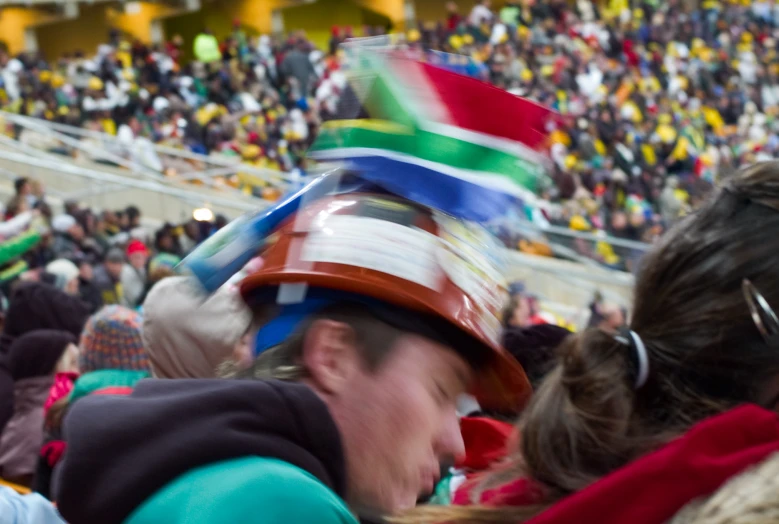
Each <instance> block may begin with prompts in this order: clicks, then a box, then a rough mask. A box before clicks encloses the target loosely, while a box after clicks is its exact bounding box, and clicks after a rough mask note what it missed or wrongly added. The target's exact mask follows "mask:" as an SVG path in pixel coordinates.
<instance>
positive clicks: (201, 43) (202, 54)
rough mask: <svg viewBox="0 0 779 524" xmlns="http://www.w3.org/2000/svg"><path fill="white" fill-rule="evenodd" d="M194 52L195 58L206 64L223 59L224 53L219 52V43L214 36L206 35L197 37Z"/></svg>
mask: <svg viewBox="0 0 779 524" xmlns="http://www.w3.org/2000/svg"><path fill="white" fill-rule="evenodd" d="M194 51H195V58H197V59H198V60H200V61H201V62H203V63H206V64H208V63H210V62H217V61H219V60H221V59H222V52H221V51H219V41H218V40H217V39H216V37H215V36H214V35H207V34H205V33H200V34H199V35H197V36H196V37H195V44H194Z"/></svg>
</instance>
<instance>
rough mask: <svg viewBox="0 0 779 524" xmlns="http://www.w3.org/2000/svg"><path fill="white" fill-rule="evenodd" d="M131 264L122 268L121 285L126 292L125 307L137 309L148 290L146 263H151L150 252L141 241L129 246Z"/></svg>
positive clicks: (132, 242) (135, 241) (133, 241)
mask: <svg viewBox="0 0 779 524" xmlns="http://www.w3.org/2000/svg"><path fill="white" fill-rule="evenodd" d="M127 259H128V260H129V264H124V267H123V268H122V272H121V276H120V283H121V286H122V290H123V291H124V302H123V305H125V306H127V307H137V306H138V305H140V299H141V297H142V296H143V294H144V293H145V290H146V263H147V262H148V261H149V250H148V249H147V248H146V246H145V245H144V244H143V242H141V241H139V240H132V241H131V242H130V243H129V244H128V245H127Z"/></svg>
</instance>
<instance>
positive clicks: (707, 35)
mask: <svg viewBox="0 0 779 524" xmlns="http://www.w3.org/2000/svg"><path fill="white" fill-rule="evenodd" d="M447 9H448V12H447V13H446V15H444V13H442V21H441V22H439V23H437V24H430V23H425V24H420V27H419V28H418V29H411V30H409V31H407V32H406V34H403V35H398V38H397V40H396V41H398V42H400V43H401V44H403V45H406V46H408V47H409V48H410V49H412V50H415V49H420V50H421V49H434V50H440V51H445V52H448V53H453V54H456V55H462V56H464V57H466V60H468V61H469V63H470V64H471V65H472V66H473V67H472V68H471V69H470V71H471V73H472V74H473V75H474V76H480V77H481V78H483V79H484V80H487V81H489V82H492V83H493V84H495V85H497V86H500V87H503V88H505V89H508V90H509V91H511V92H512V93H516V94H518V95H521V96H524V97H528V98H530V99H533V100H537V101H538V102H540V103H542V104H545V105H548V106H551V107H553V108H555V109H556V110H557V111H559V112H560V113H561V114H562V115H564V116H565V117H567V118H566V119H564V120H563V121H562V122H561V123H560V124H559V125H558V126H557V128H556V129H553V130H550V131H551V137H550V144H549V148H550V154H551V158H552V161H553V166H552V169H551V178H552V180H553V184H551V185H550V186H549V187H548V191H547V192H546V193H545V195H544V196H545V197H546V198H548V199H550V200H552V201H555V202H562V203H565V204H566V205H565V206H563V210H562V212H561V213H560V215H559V216H554V217H550V218H551V219H552V220H553V222H555V223H558V224H563V223H564V224H565V225H569V226H570V227H572V228H574V229H577V230H605V231H608V232H609V233H610V234H611V235H614V236H618V237H623V238H628V239H632V240H645V241H651V240H652V239H653V238H654V237H656V236H657V234H658V233H659V232H661V231H662V230H663V228H664V227H667V225H668V224H670V223H671V222H673V220H675V219H676V218H677V217H678V216H679V215H680V214H682V213H684V212H685V210H686V209H689V208H690V207H695V206H696V205H697V203H698V202H699V201H700V198H701V197H702V196H703V195H704V194H705V193H706V191H707V188H708V187H710V182H712V181H713V180H714V178H716V177H717V176H725V175H727V173H729V172H731V171H732V170H733V169H734V168H737V167H739V166H741V165H745V164H748V163H750V162H752V161H755V160H765V159H767V158H772V157H773V156H774V154H775V153H776V151H777V147H779V138H778V137H777V125H779V120H777V116H779V115H777V111H778V110H777V107H779V80H778V79H779V71H777V67H778V66H777V59H776V58H777V57H776V53H777V47H776V46H777V38H776V37H777V34H776V32H777V26H778V25H779V23H777V18H779V14H777V13H778V12H777V8H776V7H775V6H774V5H773V4H772V3H771V2H767V1H756V2H746V3H745V2H735V1H734V2H708V3H703V4H700V5H698V4H696V3H691V2H685V1H681V0H679V1H673V2H662V3H661V2H652V1H647V2H643V3H636V2H634V3H633V4H630V5H629V4H628V2H625V1H619V0H612V1H610V2H608V3H607V4H605V5H604V6H602V7H599V6H597V5H595V4H593V3H592V2H590V1H589V0H582V1H579V2H577V3H576V6H575V8H570V7H569V6H568V3H567V2H565V1H564V0H554V1H550V2H534V1H532V0H524V1H519V2H506V3H505V4H504V5H503V7H502V8H500V10H499V11H497V12H496V11H495V10H493V9H491V4H490V1H489V0H485V1H482V2H479V3H478V4H477V5H476V6H475V7H474V8H473V9H472V10H471V11H470V12H469V13H461V12H460V11H459V10H458V7H457V5H456V3H455V2H450V3H449V4H448V5H447ZM444 16H446V18H445V19H444ZM384 31H385V29H384V28H365V29H364V30H363V32H362V33H363V35H375V34H382V33H383V32H384ZM352 34H353V33H352V29H351V28H333V35H332V39H331V42H330V46H329V49H326V50H319V49H316V48H315V47H314V46H313V44H311V42H309V41H308V40H307V39H306V38H305V35H304V34H300V33H293V34H291V35H290V36H289V37H288V38H286V39H283V40H282V39H273V38H270V37H268V36H265V35H263V36H259V37H250V36H248V35H247V33H246V31H244V30H243V29H242V27H241V24H240V21H238V20H236V21H235V28H234V31H233V32H232V33H231V34H230V35H228V36H226V37H225V38H223V39H222V40H221V41H220V40H217V39H216V37H215V36H214V35H213V34H211V33H210V32H209V31H208V30H204V32H203V33H201V34H200V35H198V37H197V38H196V40H195V41H194V42H183V41H182V40H181V39H180V38H177V37H174V38H173V39H172V40H171V41H170V42H168V43H167V44H166V45H164V46H148V45H144V44H142V43H140V42H137V41H131V40H128V39H124V38H123V37H122V35H120V34H118V33H117V34H112V35H111V38H110V41H109V42H108V43H106V44H105V45H103V46H101V47H100V49H98V52H97V54H96V55H95V56H86V55H84V54H83V53H76V54H74V55H70V56H64V57H62V58H61V59H59V60H58V61H53V62H46V61H44V60H43V59H42V57H39V56H31V55H20V56H19V57H16V58H14V57H10V56H8V55H7V54H3V55H2V56H0V67H2V78H3V89H2V91H0V100H2V102H3V106H4V108H5V109H6V110H10V111H14V112H19V113H22V114H26V115H31V116H36V117H40V118H45V119H49V120H53V121H58V122H63V123H69V124H74V125H81V126H85V127H87V128H88V129H92V130H96V131H102V132H106V133H108V134H112V135H117V136H118V137H119V138H120V139H121V140H122V141H124V143H126V144H133V143H135V147H134V148H133V151H136V153H137V155H138V156H139V157H140V158H139V160H140V161H141V162H143V163H145V164H147V165H151V166H153V167H155V168H156V169H158V170H160V171H163V170H165V169H168V168H170V166H166V165H164V162H163V161H161V160H160V159H159V158H158V157H157V156H156V155H155V154H154V152H153V150H151V151H150V150H149V148H148V147H144V144H145V143H146V141H147V140H151V141H152V142H155V143H161V144H168V145H172V146H174V147H180V148H187V149H190V150H192V151H196V152H201V153H207V154H223V155H233V156H240V157H242V158H243V159H244V160H245V161H246V162H248V163H250V164H254V165H257V166H261V167H267V168H270V169H276V170H282V171H291V170H305V159H304V155H305V150H306V147H307V146H308V145H309V144H310V143H311V141H312V140H313V139H314V138H315V136H316V133H317V128H318V126H319V124H320V123H321V122H322V121H323V120H326V119H328V118H333V117H334V115H335V114H336V112H337V104H338V98H339V95H340V94H341V93H343V92H344V90H345V89H346V79H345V76H344V74H343V72H342V71H341V67H342V59H341V57H342V54H341V53H339V51H338V46H339V44H341V43H342V42H343V41H344V40H346V39H348V38H350V37H351V36H352ZM185 45H188V46H192V48H193V50H194V55H195V58H196V60H195V61H193V62H190V63H181V60H180V57H181V54H182V49H183V46H185ZM448 61H452V60H451V59H449V60H448ZM173 169H175V167H173ZM227 182H228V183H231V184H234V185H239V186H241V187H244V188H245V189H246V190H247V191H255V192H258V193H262V189H263V188H262V186H263V185H266V184H267V182H265V181H262V180H257V179H256V178H252V177H251V176H249V175H244V176H240V177H232V178H231V179H230V180H228V181H227ZM265 196H266V197H268V198H277V197H278V193H276V192H273V191H266V193H265Z"/></svg>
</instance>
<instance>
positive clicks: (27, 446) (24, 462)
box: [0, 375, 54, 478]
mask: <svg viewBox="0 0 779 524" xmlns="http://www.w3.org/2000/svg"><path fill="white" fill-rule="evenodd" d="M53 382H54V376H53V375H49V376H42V377H32V378H25V379H22V380H17V381H16V382H15V383H14V414H13V417H11V420H10V421H9V422H8V425H7V426H6V427H5V429H4V430H3V435H2V437H0V475H2V476H3V477H6V478H15V477H22V476H25V475H32V474H33V473H35V465H36V464H37V462H38V451H39V450H40V448H41V444H42V443H43V404H44V402H45V401H46V397H47V396H48V395H49V389H50V388H51V385H52V383H53Z"/></svg>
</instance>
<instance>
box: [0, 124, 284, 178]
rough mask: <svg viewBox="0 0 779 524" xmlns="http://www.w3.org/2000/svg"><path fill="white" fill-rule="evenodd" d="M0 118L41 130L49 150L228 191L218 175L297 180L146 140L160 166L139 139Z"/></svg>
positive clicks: (222, 158)
mask: <svg viewBox="0 0 779 524" xmlns="http://www.w3.org/2000/svg"><path fill="white" fill-rule="evenodd" d="M0 118H3V119H4V120H5V121H6V122H10V123H13V124H14V125H16V126H19V127H20V128H21V129H20V130H19V132H21V131H22V130H28V131H32V132H36V133H40V134H41V136H42V137H43V138H44V139H45V140H44V143H45V142H46V141H48V143H49V144H51V143H54V147H51V146H50V147H49V149H50V150H51V149H57V150H58V151H60V152H63V153H65V154H72V153H74V152H81V153H83V154H84V155H86V156H87V157H89V158H92V159H94V160H98V161H102V162H109V163H111V164H115V165H118V166H121V167H123V168H125V169H128V170H129V171H131V172H133V173H135V174H139V175H142V176H146V177H147V178H154V177H160V176H164V175H166V173H170V172H172V171H175V174H173V175H168V178H170V179H172V180H185V181H191V180H199V181H200V182H202V183H203V184H205V185H209V186H211V187H215V188H217V189H219V190H223V191H226V192H229V191H235V190H234V189H233V188H231V187H229V186H225V185H223V184H218V183H217V182H216V180H214V179H215V177H218V176H230V175H233V174H237V173H246V174H249V175H252V176H255V177H258V178H260V179H262V180H264V181H265V182H267V183H268V184H269V185H271V186H276V187H279V188H280V189H282V190H284V189H286V187H287V185H288V184H290V183H293V182H295V181H296V179H295V178H294V176H293V175H291V174H290V173H285V172H283V171H275V170H272V169H263V168H259V167H256V166H252V165H249V164H246V163H243V162H242V161H241V160H240V159H238V158H234V157H228V156H225V155H219V154H212V155H202V154H198V153H193V152H191V151H188V150H185V149H177V148H175V147H170V146H165V145H160V144H154V143H153V142H151V141H146V142H145V143H144V147H146V148H147V149H148V150H149V151H153V154H154V155H156V159H158V160H159V164H160V167H161V169H160V168H157V167H155V166H152V165H149V164H148V163H143V162H141V161H139V160H138V157H139V156H140V155H139V149H140V147H141V146H139V145H138V144H137V143H132V144H127V143H124V142H123V141H121V140H120V139H119V138H118V137H116V136H113V135H110V134H107V133H102V132H99V131H94V130H91V129H84V128H80V127H75V126H69V125H66V124H60V123H56V122H50V121H48V120H42V119H39V118H32V117H28V116H23V115H17V114H15V113H9V112H6V111H0ZM86 139H89V140H86ZM156 159H155V160H156ZM155 163H156V162H155Z"/></svg>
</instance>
